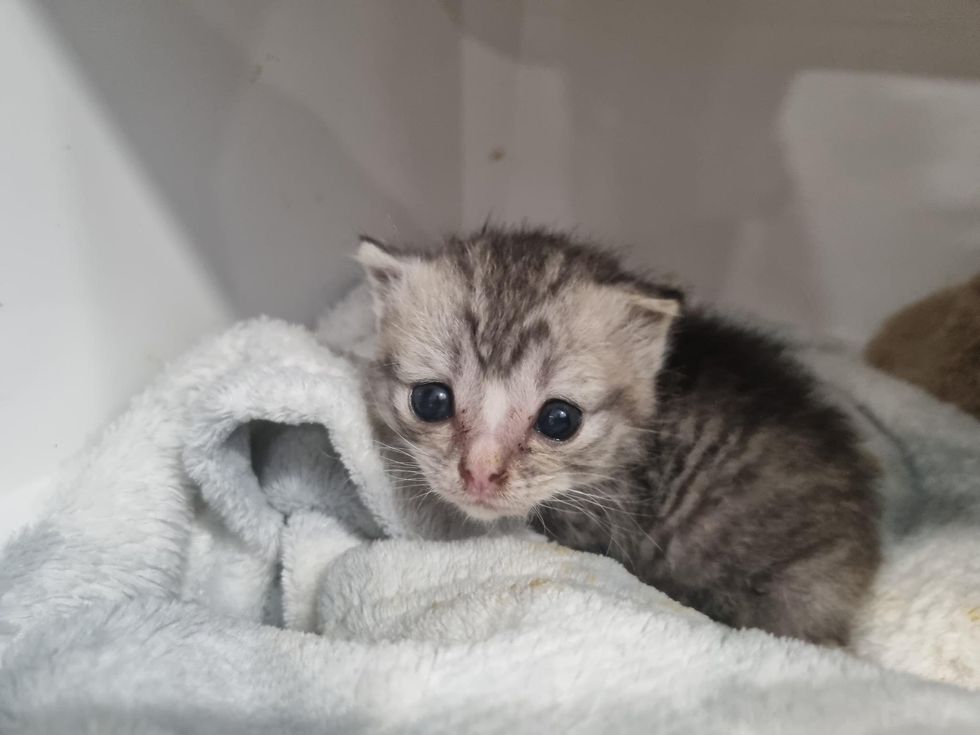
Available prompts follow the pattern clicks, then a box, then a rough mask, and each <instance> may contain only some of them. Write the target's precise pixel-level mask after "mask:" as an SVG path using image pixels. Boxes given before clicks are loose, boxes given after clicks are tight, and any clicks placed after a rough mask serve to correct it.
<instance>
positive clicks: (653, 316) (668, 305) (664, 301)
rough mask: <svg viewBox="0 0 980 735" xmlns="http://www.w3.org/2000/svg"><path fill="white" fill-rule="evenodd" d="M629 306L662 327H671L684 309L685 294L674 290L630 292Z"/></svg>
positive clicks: (661, 289) (657, 289) (658, 289)
mask: <svg viewBox="0 0 980 735" xmlns="http://www.w3.org/2000/svg"><path fill="white" fill-rule="evenodd" d="M628 298H629V304H630V306H631V307H633V309H634V310H635V312H636V313H638V314H640V315H642V316H645V317H647V319H648V320H649V321H652V322H654V323H657V324H659V325H661V326H664V327H666V326H669V325H670V323H671V322H672V321H674V319H676V318H677V317H678V316H679V315H680V313H681V311H682V310H683V308H684V294H683V293H682V292H680V291H677V290H675V289H673V288H659V287H658V288H656V289H651V290H649V291H643V292H635V291H634V292H630V294H629V297H628Z"/></svg>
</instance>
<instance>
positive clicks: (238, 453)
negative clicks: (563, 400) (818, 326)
mask: <svg viewBox="0 0 980 735" xmlns="http://www.w3.org/2000/svg"><path fill="white" fill-rule="evenodd" d="M366 315H367V312H366V309H365V304H364V301H363V294H361V293H356V294H355V295H354V296H352V298H351V299H349V300H347V301H346V302H345V303H344V304H342V305H341V306H340V307H339V310H338V311H336V312H334V313H333V314H331V315H330V316H329V317H328V318H327V319H325V320H324V321H323V322H322V323H321V326H320V332H319V336H320V339H319V340H318V339H317V337H316V336H315V335H314V334H312V333H310V332H308V331H307V330H305V329H302V328H300V327H297V326H292V325H287V324H283V323H280V322H275V321H269V320H258V321H253V322H248V323H245V324H241V325H239V326H237V327H236V328H234V329H232V330H231V331H230V332H228V333H226V334H224V335H222V336H220V337H217V338H215V339H212V340H209V341H207V342H205V343H203V344H202V345H200V346H199V347H198V348H197V349H195V350H194V351H193V352H191V353H190V354H189V355H187V356H186V357H184V358H183V359H181V360H179V361H178V362H176V363H175V364H173V365H172V366H170V367H169V368H168V369H167V370H166V372H165V373H164V375H162V376H161V377H160V378H159V379H158V380H157V381H156V383H155V384H153V385H152V386H150V387H149V388H148V389H147V391H146V392H145V393H144V394H143V395H141V396H139V397H138V398H137V399H135V400H134V401H133V403H132V404H131V406H130V407H129V409H128V410H127V411H126V413H125V414H124V415H123V416H122V417H121V418H120V419H118V420H117V421H116V422H115V423H114V424H113V425H112V426H110V427H109V428H108V429H107V430H106V432H105V433H104V435H103V436H102V437H101V439H100V440H99V441H98V442H97V443H96V444H95V445H94V446H92V447H91V448H90V449H89V450H88V451H86V452H85V453H84V455H83V456H82V457H80V458H79V459H78V460H77V461H76V462H75V463H74V464H73V465H72V466H70V467H68V468H66V469H65V470H64V472H63V474H62V477H61V479H60V481H59V487H60V491H59V493H58V494H57V497H56V499H55V500H54V502H53V503H52V505H51V507H50V508H48V509H47V511H46V513H45V514H44V516H43V517H42V518H41V519H40V520H39V521H38V522H37V523H35V524H34V525H33V526H32V527H30V528H28V529H26V530H24V531H22V532H21V533H20V534H19V535H18V536H17V537H16V538H14V539H13V540H12V541H11V542H10V543H9V544H8V546H7V547H6V549H5V550H4V552H3V555H2V559H0V652H2V666H0V732H3V733H21V732H23V733H27V732H30V733H37V732H51V733H86V732H92V733H95V732H98V733H105V732H110V733H130V732H133V733H136V732H138V733H144V732H149V733H172V732H173V733H175V732H180V733H189V732H201V733H252V732H254V733H266V732H283V733H320V732H372V733H374V732H389V731H398V732H419V733H443V732H445V733H449V732H486V733H497V732H506V733H518V732H535V733H537V732H606V731H610V730H612V731H637V732H641V731H642V732H665V733H672V732H676V733H681V732H684V733H687V732H690V733H699V734H703V733H733V732H745V733H748V732H752V733H777V732H778V733H826V732H833V731H837V732H847V733H883V732H888V733H964V734H965V733H976V732H978V731H980V695H978V694H977V693H975V692H973V691H970V690H969V689H967V688H961V687H957V686H949V685H945V684H940V683H936V682H934V681H927V680H925V679H921V678H918V677H917V676H913V675H911V674H909V673H902V672H901V671H898V670H905V672H912V673H915V674H920V675H924V676H928V677H931V678H933V679H945V680H947V681H951V682H955V683H958V684H961V685H965V686H967V687H969V686H973V687H980V531H978V529H980V498H978V495H980V489H978V478H980V456H978V453H980V449H978V447H980V425H978V424H977V423H976V422H974V421H973V420H972V419H969V418H968V417H966V416H965V415H963V414H960V413H958V412H956V411H955V410H954V409H952V408H949V407H946V406H942V405H939V404H937V403H936V402H934V401H933V400H932V399H930V398H928V397H927V396H925V394H923V393H920V392H918V391H917V390H915V389H913V388H910V387H907V386H905V385H902V384H899V383H896V382H894V381H892V380H890V379H888V378H885V377H883V376H881V375H879V374H877V373H874V372H873V371H870V370H868V369H866V368H863V367H862V366H861V365H860V364H859V363H858V362H857V361H856V360H854V359H852V358H851V357H849V356H847V355H844V354H841V353H839V352H837V351H836V350H834V349H828V348H821V347H813V346H805V345H800V352H801V355H802V356H803V357H804V359H806V360H807V361H808V362H810V363H811V364H812V365H813V366H814V367H815V369H817V370H818V371H819V372H820V374H821V375H823V376H824V377H825V378H826V379H827V382H828V390H830V391H832V392H833V394H834V395H835V396H836V397H837V398H838V399H839V400H840V401H841V402H842V404H844V405H845V406H846V407H847V408H848V410H850V411H852V412H853V413H854V415H855V417H856V419H857V420H859V421H860V422H861V424H862V426H863V427H864V429H865V431H866V432H867V435H868V437H869V442H870V446H871V447H872V449H873V450H874V451H875V452H876V453H878V454H879V456H880V457H881V458H882V462H883V464H884V465H885V466H886V467H887V468H888V475H887V479H886V481H885V482H884V483H883V486H882V493H883V494H884V496H885V497H886V499H887V508H888V513H887V517H886V526H887V531H888V534H887V556H888V561H887V563H886V566H885V568H884V569H883V571H882V573H881V575H880V578H879V580H878V584H877V587H876V589H875V592H874V595H873V597H872V600H871V602H870V603H869V605H868V607H867V610H866V611H865V613H864V616H863V618H862V620H861V622H860V625H859V630H858V635H857V638H856V641H855V644H854V650H855V652H856V653H857V654H858V655H857V656H855V655H851V654H849V653H846V652H842V651H832V650H826V649H820V648H816V647H813V646H809V645H806V644H803V643H800V642H797V641H791V640H783V639H777V638H774V637H772V636H769V635H767V634H764V633H761V632H757V631H733V630H729V629H726V628H724V627H721V626H718V625H716V624H714V623H712V622H711V621H708V620H707V619H705V618H704V617H702V616H701V615H699V614H697V613H695V612H693V611H690V610H687V609H685V608H682V607H681V606H679V605H677V604H676V603H674V602H672V601H671V600H669V599H668V598H667V597H665V596H664V595H662V594H661V593H659V592H658V591H656V590H655V589H653V588H650V587H647V586H644V585H642V584H640V583H639V582H638V581H636V580H635V579H634V578H632V577H631V576H630V575H628V574H627V573H626V572H625V571H624V570H623V569H622V568H621V567H620V566H619V565H617V564H616V563H615V562H613V561H611V560H609V559H605V558H602V557H597V556H593V555H589V554H583V553H576V552H571V551H568V550H565V549H562V548H560V547H557V546H555V545H553V544H548V543H544V542H542V541H541V540H540V539H537V538H532V537H528V535H527V534H521V533H519V532H515V533H509V532H508V529H506V528H502V529H494V530H493V532H491V533H488V534H487V535H486V536H483V537H479V538H469V539H466V538H464V539H457V540H454V541H440V540H438V539H440V538H445V537H450V536H459V535H460V534H459V532H458V528H456V527H455V526H454V524H453V522H452V518H449V517H447V518H439V517H436V518H433V517H432V516H431V515H430V514H426V515H423V514H421V513H419V512H418V511H417V509H416V508H415V507H414V506H413V505H412V504H407V503H405V502H403V501H401V500H399V498H398V497H397V496H396V495H395V494H393V492H392V489H391V487H390V486H389V483H388V480H387V478H386V476H385V473H384V469H383V466H382V464H381V461H380V459H379V455H378V452H377V451H376V446H375V443H374V441H373V439H372V434H371V430H370V424H369V420H368V416H367V413H366V411H365V407H364V405H363V403H362V401H361V399H360V398H359V396H360V389H359V384H358V376H359V371H358V368H357V362H356V360H357V357H356V355H357V354H359V353H360V354H364V353H366V352H368V351H370V330H369V328H368V325H369V319H368V318H367V316H366ZM328 345H330V346H328ZM342 349H343V350H346V351H347V353H346V356H344V355H342V354H341V350H342ZM432 539H436V540H432Z"/></svg>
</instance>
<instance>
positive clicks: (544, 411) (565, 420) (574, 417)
mask: <svg viewBox="0 0 980 735" xmlns="http://www.w3.org/2000/svg"><path fill="white" fill-rule="evenodd" d="M581 425H582V412H581V411H580V410H579V409H578V408H576V407H575V406H573V405H572V404H571V403H567V402H566V401H559V400H558V399H554V400H551V401H548V402H547V403H545V404H544V406H542V407H541V413H539V414H538V422H537V423H536V424H535V425H534V428H535V429H537V430H538V432H539V433H541V434H544V436H546V437H548V438H549V439H554V440H555V441H560V442H563V441H567V440H568V439H571V438H572V437H573V436H574V435H575V432H576V431H578V427H579V426H581Z"/></svg>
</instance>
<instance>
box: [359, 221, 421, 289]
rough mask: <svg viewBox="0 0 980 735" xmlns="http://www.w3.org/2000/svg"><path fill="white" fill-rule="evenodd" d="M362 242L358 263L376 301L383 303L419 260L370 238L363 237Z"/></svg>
mask: <svg viewBox="0 0 980 735" xmlns="http://www.w3.org/2000/svg"><path fill="white" fill-rule="evenodd" d="M360 240H361V244H360V246H359V247H358V248H357V261H358V262H359V263H360V264H361V266H362V267H363V268H364V272H365V273H366V274H367V277H368V282H369V283H370V285H371V292H372V293H373V295H374V298H375V300H376V301H383V300H384V298H385V296H387V295H388V293H389V292H390V291H391V289H392V287H393V286H395V285H396V284H397V283H398V282H399V281H401V280H402V279H403V278H404V277H405V274H406V273H407V272H408V271H409V269H410V268H411V267H412V266H413V265H415V264H416V263H417V262H418V258H416V257H415V256H412V255H406V254H404V253H400V252H398V251H396V250H394V249H392V248H390V247H388V246H387V245H384V244H382V243H381V242H380V241H378V240H374V239H372V238H370V237H365V236H363V235H362V236H361V238H360Z"/></svg>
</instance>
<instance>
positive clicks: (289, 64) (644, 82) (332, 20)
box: [0, 0, 980, 535]
mask: <svg viewBox="0 0 980 735" xmlns="http://www.w3.org/2000/svg"><path fill="white" fill-rule="evenodd" d="M977 29H980V6H978V5H977V4H976V3H973V2H970V0H949V1H948V2H943V3H936V2H934V1H933V0H896V1H895V2H891V3H872V2H860V1H858V2H855V1H854V0H822V1H821V2H812V3H785V2H780V1H779V0H742V1H740V2H732V3H723V4H719V3H715V2H709V1H708V0H677V2H665V3H660V2H657V3H653V2H646V0H630V1H626V2H617V3H596V2H593V0H566V1H564V2H560V3H558V2H548V1H545V0H527V1H526V2H522V1H519V0H512V1H500V2H492V3H489V2H485V1H484V0H413V2H411V3H408V2H403V1H402V0H372V2H359V1H357V0H343V1H341V0H337V1H331V2H325V3H320V2H312V1H307V2H300V1H299V0H295V1H293V0H287V1H283V2H262V1H259V0H185V1H183V2H140V3H134V2H130V1H129V0H77V2H76V1H73V2H64V1H62V0H8V2H4V3H0V85H2V88H3V89H4V94H3V96H2V98H0V112H2V114H0V139H2V140H3V141H5V143H4V145H3V146H0V222H2V224H3V234H2V240H0V416H2V418H3V419H4V420H3V421H2V422H0V447H2V449H0V452H2V457H0V467H2V474H0V517H2V518H3V520H2V521H0V535H2V527H3V526H7V527H9V526H10V525H12V524H14V523H16V522H17V520H19V519H20V518H22V517H25V516H27V515H29V514H30V513H31V512H33V508H34V507H35V505H36V502H37V499H38V498H39V497H41V495H42V493H40V492H39V490H38V488H39V487H43V485H44V483H45V480H46V478H48V477H49V476H50V475H51V473H52V472H53V470H54V469H55V468H56V467H57V465H58V463H59V462H60V461H62V460H63V459H64V458H66V457H68V456H70V455H71V454H73V453H74V452H76V451H78V450H79V449H80V448H81V447H82V446H83V445H84V443H85V442H86V441H87V440H89V439H90V438H91V437H92V436H94V435H95V433H96V432H97V431H98V429H99V428H100V427H101V426H102V425H104V423H105V422H106V421H107V420H109V419H110V418H111V417H112V416H113V415H115V414H117V413H118V412H119V411H120V410H121V409H122V407H123V406H124V405H125V401H126V400H127V399H128V398H129V397H130V396H131V395H132V394H133V393H135V392H136V391H138V390H139V388H140V386H141V385H143V384H145V382H146V381H147V380H149V379H150V378H151V377H152V375H153V374H154V373H155V372H156V371H157V370H158V369H159V368H160V366H161V365H162V364H163V363H164V361H166V360H168V359H170V358H172V357H174V356H175V355H177V354H179V353H180V352H181V351H182V350H184V349H185V348H186V347H187V346H188V345H189V344H190V343H192V342H193V341H194V340H195V339H198V338H199V337H200V336H202V335H204V334H206V333H209V332H212V331H214V330H215V329H218V328H220V327H222V326H224V325H226V324H228V323H230V322H231V321H233V320H234V319H237V318H241V317H245V316H251V315H255V314H258V313H269V314H273V315H276V316H281V317H285V318H289V319H297V320H308V319H310V318H311V317H312V316H313V315H314V314H315V312H316V311H317V310H318V308H319V307H320V306H321V305H322V304H323V303H325V302H326V301H327V300H328V299H330V298H332V297H333V296H335V295H337V294H339V293H341V292H342V291H343V290H344V288H346V286H347V285H349V284H350V283H351V282H352V281H353V279H354V278H355V277H356V269H355V267H354V264H353V263H352V262H351V260H350V258H349V257H348V254H349V253H350V252H351V249H352V247H353V242H354V236H355V234H356V233H357V232H358V231H367V232H369V233H372V234H374V235H376V236H379V237H400V238H408V239H415V240H424V239H426V238H431V237H434V236H437V235H438V234H440V233H442V232H445V231H448V230H453V229H457V228H458V227H460V226H461V225H463V226H475V225H478V224H480V223H481V222H482V221H483V220H484V219H485V218H486V217H487V216H488V215H489V216H492V218H493V219H495V220H496V221H500V222H509V221H515V220H517V221H519V220H523V219H526V220H527V221H530V222H537V223H544V224H551V225H561V226H573V227H577V228H578V229H579V230H580V231H581V232H582V233H583V234H587V235H591V236H594V237H596V238H598V239H601V240H604V241H608V242H611V243H613V244H618V245H624V246H630V247H631V253H632V255H631V257H632V258H633V259H634V260H635V261H636V262H637V263H640V264H643V265H646V266H653V267H655V268H658V269H660V270H662V271H667V272H672V273H675V274H676V275H677V276H678V277H679V278H680V279H681V280H682V281H683V282H685V283H687V284H689V285H691V286H692V287H693V288H694V290H695V292H696V293H698V294H699V295H701V296H703V297H706V298H707V299H709V300H714V301H718V302H721V303H723V304H727V305H732V306H736V307H739V308H748V309H751V310H754V311H757V312H760V313H762V314H763V315H764V316H768V317H771V318H777V319H787V320H790V321H794V322H796V323H799V324H801V325H804V326H806V327H809V328H812V329H813V330H816V331H821V332H830V333H833V334H836V335H838V336H842V337H845V338H848V339H852V340H854V341H861V340H863V339H865V338H866V337H867V335H868V334H869V333H870V332H871V331H872V330H873V329H874V327H875V326H876V325H877V324H878V322H879V321H880V320H881V319H882V318H883V317H884V316H885V315H887V314H888V313H890V312H891V311H893V310H895V309H896V308H898V307H899V306H901V305H902V304H904V303H907V302H908V301H910V300H913V299H915V298H917V297H919V296H921V295H923V294H925V293H927V292H929V291H931V290H934V289H936V288H938V287H940V286H943V285H946V284H948V283H952V282H955V281H956V280H958V279H960V278H965V277H967V276H968V275H969V274H970V273H971V272H973V271H976V270H978V269H980V174H978V173H977V172H978V171H980V83H978V80H980V53H978V51H977V49H978V48H980V31H978V30H977Z"/></svg>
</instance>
